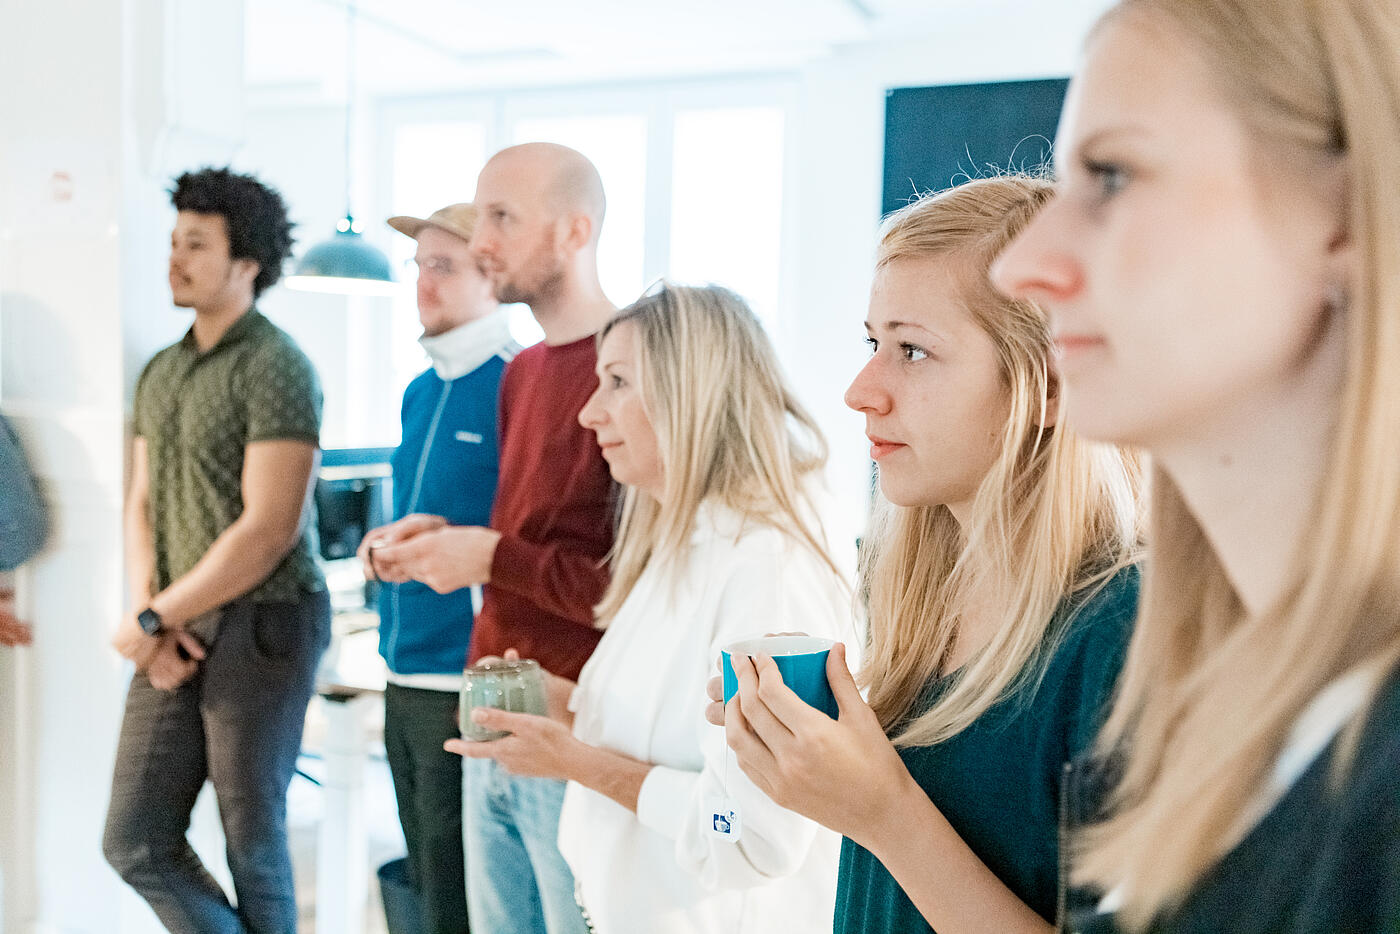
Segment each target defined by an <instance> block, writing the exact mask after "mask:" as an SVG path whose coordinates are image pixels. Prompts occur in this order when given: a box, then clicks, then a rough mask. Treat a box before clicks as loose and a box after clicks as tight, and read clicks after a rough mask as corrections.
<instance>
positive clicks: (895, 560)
mask: <svg viewBox="0 0 1400 934" xmlns="http://www.w3.org/2000/svg"><path fill="white" fill-rule="evenodd" d="M1050 196H1051V188H1050V185H1049V184H1048V183H1047V182H1044V181H1040V180H1037V179H1033V178H1027V177H1017V176H1008V177H1003V178H992V179H983V180H978V181H973V182H970V183H968V184H966V185H963V186H961V187H959V188H956V189H953V190H952V191H948V192H945V193H943V194H940V195H937V196H934V197H929V198H925V199H923V200H920V201H918V202H916V203H914V204H912V205H910V206H908V207H906V208H904V209H902V210H901V211H899V212H897V213H896V214H894V215H892V216H891V217H890V218H889V219H888V220H887V221H886V224H885V228H884V231H883V234H882V236H881V239H880V246H879V252H878V259H877V266H876V273H875V281H874V286H873V288H872V290H871V298H870V312H869V317H868V318H867V320H866V323H865V327H866V330H867V332H868V336H869V343H870V345H871V349H872V356H871V359H870V362H869V363H868V364H867V365H866V366H865V368H864V369H863V370H862V371H861V372H860V374H859V375H858V376H856V379H855V381H854V382H853V383H852V384H851V387H850V389H848V390H847V393H846V402H847V404H848V405H850V406H851V407H852V408H853V409H856V410H857V411H859V412H861V413H863V414H864V415H865V418H866V431H867V434H868V435H869V437H870V441H871V456H872V457H873V458H874V459H875V461H876V463H877V464H878V466H879V479H880V491H881V493H882V494H883V497H882V501H881V502H880V504H879V505H878V507H877V515H876V518H875V523H874V528H873V530H872V532H871V534H870V536H869V537H868V538H867V542H866V553H865V556H864V559H863V562H862V564H863V575H862V584H863V592H864V595H865V596H866V597H867V598H868V602H869V621H870V647H869V656H868V658H867V660H866V663H865V666H864V668H863V669H862V670H861V672H860V678H859V681H860V683H862V684H864V685H865V686H867V687H868V688H869V698H870V703H869V706H867V704H866V702H865V701H863V700H862V699H861V695H860V694H859V693H858V691H857V682H856V681H855V680H853V679H852V677H851V675H850V673H849V672H848V671H847V669H846V666H845V664H844V660H843V659H842V657H841V656H842V653H841V652H839V651H833V653H832V657H831V663H830V664H829V665H828V678H829V680H830V681H831V684H832V688H833V690H834V693H835V695H836V697H837V700H838V702H839V704H840V707H841V716H840V719H839V720H837V721H832V720H831V719H829V718H828V717H826V716H825V715H824V714H821V713H819V712H817V711H815V710H813V709H811V708H809V707H806V706H805V705H803V704H802V702H801V701H800V700H798V699H797V697H796V695H794V694H793V693H792V692H791V691H789V690H788V689H787V688H786V687H784V686H783V684H782V681H781V677H780V675H779V674H778V672H777V670H776V667H775V666H774V664H773V662H772V661H771V660H769V659H762V658H759V659H756V660H755V663H754V664H749V663H748V662H746V661H745V660H743V659H736V662H735V668H736V671H737V673H738V676H739V684H740V686H739V693H738V697H737V699H736V700H734V701H731V702H730V704H729V706H728V709H727V710H724V711H721V710H719V709H718V705H715V706H713V707H712V708H711V711H710V715H711V717H712V718H716V719H718V718H720V717H722V718H723V719H724V720H725V721H726V728H727V731H728V740H729V744H730V745H731V746H732V747H733V748H734V750H735V752H736V753H737V754H738V759H739V763H740V765H741V766H742V767H743V768H744V771H745V772H746V773H747V774H748V775H749V776H750V777H751V778H752V779H753V780H754V782H755V784H757V785H758V787H759V788H762V789H763V790H765V791H767V792H768V793H769V794H770V795H772V797H773V799H774V800H775V801H777V802H778V803H780V804H783V805H786V806H787V807H790V808H792V809H793V810H795V811H798V812H799V813H802V814H806V815H808V816H809V817H811V818H813V819H815V820H817V821H819V822H820V823H822V824H825V825H826V826H828V827H830V828H832V829H834V830H837V831H839V832H841V833H842V834H844V835H845V836H846V838H847V839H846V840H845V841H844V843H843V849H842V856H841V867H840V874H839V878H838V881H837V910H836V915H835V930H836V931H837V932H856V931H861V932H889V934H896V932H898V934H906V932H916V931H929V930H931V929H937V930H938V931H939V932H940V934H959V932H965V931H997V932H1003V934H1011V932H1048V931H1050V929H1051V922H1052V921H1053V920H1055V919H1056V917H1057V916H1058V915H1059V914H1060V913H1061V912H1060V909H1061V907H1062V904H1063V892H1061V891H1060V889H1059V885H1058V881H1059V878H1060V868H1061V865H1060V861H1061V854H1060V849H1059V827H1058V824H1059V816H1060V814H1061V813H1062V809H1063V808H1065V807H1066V806H1067V803H1068V798H1067V792H1066V788H1067V786H1068V784H1069V783H1070V781H1071V780H1072V777H1073V775H1072V772H1073V769H1074V767H1075V766H1074V764H1073V763H1074V762H1075V760H1076V758H1077V757H1078V756H1079V755H1080V754H1081V753H1082V752H1084V751H1085V750H1087V749H1088V748H1089V747H1090V745H1091V743H1092V740H1093V737H1094V735H1095V734H1096V732H1097V730H1098V728H1099V727H1100V725H1101V724H1102V722H1103V716H1104V715H1106V712H1107V704H1108V697H1109V694H1110V692H1111V690H1112V687H1113V684H1114V681H1115V679H1116V677H1117V674H1118V669H1119V665H1120V664H1121V662H1122V656H1123V652H1124V651H1125V648H1126V645H1127V641H1128V636H1129V633H1130V630H1131V626H1132V620H1133V616H1134V613H1135V610H1136V605H1137V588H1138V574H1137V570H1136V568H1135V566H1134V565H1133V561H1134V559H1135V555H1136V547H1137V533H1138V504H1137V486H1138V469H1137V465H1136V462H1135V461H1134V459H1133V458H1132V457H1131V456H1129V455H1127V454H1124V453H1123V452H1121V451H1119V450H1117V449H1116V448H1112V447H1108V446H1105V445H1096V444H1089V443H1087V442H1085V441H1083V440H1081V439H1079V438H1078V437H1077V436H1076V435H1075V434H1074V432H1073V431H1071V430H1068V429H1066V427H1065V426H1064V424H1063V423H1062V420H1061V416H1062V415H1063V414H1064V413H1063V407H1062V404H1061V402H1062V400H1061V396H1060V392H1059V386H1058V378H1057V377H1056V375H1055V372H1054V368H1053V365H1052V361H1051V352H1050V332H1049V328H1048V326H1047V323H1046V319H1045V315H1044V314H1043V313H1042V312H1041V310H1040V309H1039V308H1038V307H1037V306H1036V305H1035V304H1034V303H1031V302H1025V301H1008V300H1007V299H1005V298H1003V297H1001V296H999V295H997V294H996V293H995V292H994V291H993V289H992V287H991V284H990V282H988V280H987V269H988V266H989V264H990V263H991V260H992V258H993V257H994V256H995V255H996V253H997V251H999V250H1000V249H1001V248H1002V247H1003V246H1004V245H1005V244H1006V243H1007V242H1008V241H1009V240H1010V239H1011V238H1012V237H1013V236H1015V235H1016V234H1017V233H1018V232H1020V230H1021V229H1022V228H1024V227H1025V225H1026V224H1027V223H1028V222H1029V221H1030V219H1031V218H1032V217H1033V216H1034V215H1035V214H1036V212H1037V211H1038V210H1040V209H1041V208H1042V207H1043V206H1044V205H1045V204H1046V203H1047V202H1048V201H1049V199H1050ZM711 690H712V694H711V696H712V697H714V689H713V687H712V689H711Z"/></svg>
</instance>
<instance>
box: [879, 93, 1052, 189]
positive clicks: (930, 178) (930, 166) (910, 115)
mask: <svg viewBox="0 0 1400 934" xmlns="http://www.w3.org/2000/svg"><path fill="white" fill-rule="evenodd" d="M1068 85H1069V79H1067V78H1051V79H1045V80H1039V81H996V82H989V83H986V84H948V85H940V86H937V87H929V88H895V89H894V90H891V91H888V92H886V95H885V190H884V197H883V199H882V202H883V206H882V208H881V213H882V214H888V213H889V212H891V211H894V210H897V209H898V208H901V207H903V206H904V205H906V204H908V203H909V200H910V198H912V197H913V196H914V195H915V194H916V193H921V192H925V191H942V190H943V189H944V188H951V187H953V186H955V185H957V184H959V183H960V182H965V181H967V179H968V177H969V176H971V177H973V178H977V177H980V176H982V175H986V174H989V173H990V172H991V171H993V169H1020V168H1024V169H1033V168H1036V167H1038V166H1040V165H1041V164H1042V163H1045V162H1048V161H1049V159H1050V144H1051V141H1052V140H1053V139H1054V138H1055V127H1056V124H1058V122H1059V119H1060V108H1061V106H1062V105H1063V104H1064V99H1065V88H1066V87H1067V86H1068ZM989 166H991V167H993V168H989Z"/></svg>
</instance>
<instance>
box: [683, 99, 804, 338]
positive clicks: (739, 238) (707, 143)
mask: <svg viewBox="0 0 1400 934" xmlns="http://www.w3.org/2000/svg"><path fill="white" fill-rule="evenodd" d="M674 139H675V141H674V144H673V151H674V153H675V155H674V168H673V176H672V183H671V261H670V275H671V277H672V278H674V279H677V280H679V281H681V282H688V283H707V282H714V283H717V284H719V285H723V286H726V287H727V288H730V289H733V290H734V291H735V292H738V293H739V294H740V295H742V296H743V297H744V298H745V299H747V300H748V302H749V304H750V305H751V306H752V307H753V309H754V311H755V312H756V313H757V314H758V316H759V318H760V319H761V320H763V321H764V323H765V324H766V325H767V326H768V328H769V330H772V328H773V325H774V323H775V322H776V320H777V309H778V271H779V268H780V266H781V245H782V227H783V199H782V192H783V112H782V110H780V109H779V108H777V107H732V108H718V109H708V110H687V111H682V112H680V113H678V114H676V118H675V138H674Z"/></svg>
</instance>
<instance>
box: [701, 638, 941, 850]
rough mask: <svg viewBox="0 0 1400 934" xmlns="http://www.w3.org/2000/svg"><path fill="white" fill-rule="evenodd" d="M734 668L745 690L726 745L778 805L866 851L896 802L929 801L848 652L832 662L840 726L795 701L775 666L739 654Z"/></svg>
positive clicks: (735, 705)
mask: <svg viewBox="0 0 1400 934" xmlns="http://www.w3.org/2000/svg"><path fill="white" fill-rule="evenodd" d="M732 664H733V670H734V674H735V677H736V679H737V682H738V688H737V693H736V694H735V697H734V699H733V700H732V701H731V702H730V705H729V707H728V709H727V710H726V717H725V721H726V722H725V739H726V741H727V742H728V744H729V747H730V748H731V749H733V750H734V752H735V754H736V757H737V759H738V762H739V767H740V768H741V769H743V770H744V774H746V775H747V776H748V777H749V778H750V779H751V780H752V781H753V783H754V784H755V785H757V786H758V787H759V789H760V790H762V791H763V792H764V793H765V794H767V795H768V796H769V797H770V798H772V799H773V800H774V801H775V802H777V803H778V804H780V805H782V806H783V807H785V808H788V809H790V810H793V811H796V812H798V813H799V814H803V815H805V816H807V817H810V818H811V819H813V820H815V821H817V822H818V823H820V824H823V825H824V826H826V827H830V828H831V829H832V830H835V831H837V832H838V833H841V834H843V835H845V836H847V837H850V838H851V839H852V840H854V841H855V842H857V843H861V844H862V845H864V842H863V841H867V840H869V839H870V838H871V834H872V832H873V831H875V830H876V829H877V828H880V827H881V826H882V825H883V822H884V821H885V820H887V819H889V817H890V814H891V802H896V801H899V800H900V798H901V796H902V795H904V794H907V793H910V792H911V791H912V792H916V793H918V794H920V795H922V791H920V789H919V787H918V785H917V783H915V782H914V779H913V777H912V776H910V774H909V770H908V769H907V768H905V766H904V762H903V761H902V760H901V759H900V758H899V754H898V753H897V752H896V751H895V748H894V745H893V744H892V743H891V742H890V741H889V738H888V737H886V736H885V731H884V729H883V728H882V727H881V726H880V721H879V720H878V718H877V717H876V716H875V712H874V711H873V710H871V709H870V706H869V705H868V704H866V703H865V700H864V698H862V697H861V696H860V691H859V689H858V688H857V687H856V683H855V678H854V677H852V675H851V672H850V670H849V669H848V668H847V667H846V649H845V646H844V645H842V644H841V643H839V642H838V643H836V644H835V645H834V646H833V647H832V649H831V651H830V653H829V654H828V656H827V661H826V677H827V681H828V682H829V683H830V686H831V692H832V694H833V696H834V698H835V701H836V706H837V711H838V716H837V718H836V719H835V720H833V719H832V718H831V717H829V716H827V715H826V714H824V713H822V712H821V711H820V710H817V709H815V708H813V707H812V706H810V705H809V704H807V703H806V702H804V701H803V700H802V699H801V698H800V697H798V696H797V695H796V694H795V693H793V691H792V690H791V689H790V688H788V687H787V685H785V684H784V683H783V678H782V674H781V673H780V672H779V670H778V666H777V665H776V664H775V663H774V661H773V660H772V659H771V658H768V657H765V656H761V655H760V656H756V657H754V658H752V659H750V657H749V656H747V655H742V654H734V655H733V656H732Z"/></svg>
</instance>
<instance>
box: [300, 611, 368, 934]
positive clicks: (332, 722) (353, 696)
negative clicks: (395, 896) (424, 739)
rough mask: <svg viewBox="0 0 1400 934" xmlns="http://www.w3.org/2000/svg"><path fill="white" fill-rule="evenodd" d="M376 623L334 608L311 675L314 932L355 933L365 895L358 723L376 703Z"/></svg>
mask: <svg viewBox="0 0 1400 934" xmlns="http://www.w3.org/2000/svg"><path fill="white" fill-rule="evenodd" d="M366 623H372V624H371V625H366ZM377 623H378V617H377V616H376V615H375V614H374V613H368V612H366V613H338V614H336V617H335V625H334V634H333V635H332V639H331V648H330V649H329V650H328V651H327V653H326V661H325V664H323V665H322V667H321V670H320V671H319V672H318V673H317V683H316V694H317V696H318V697H319V698H320V704H321V712H322V713H323V715H324V716H325V719H326V732H325V740H324V749H323V756H324V762H325V766H326V772H325V780H324V781H323V783H322V786H321V791H322V794H323V800H324V806H323V810H322V814H321V826H320V830H319V832H318V834H317V841H316V931H317V934H362V932H363V931H364V929H365V905H366V902H367V901H368V898H369V834H368V831H367V828H366V823H365V794H364V784H365V766H366V764H367V763H368V761H369V735H368V730H367V728H366V725H365V724H366V719H367V715H368V713H369V712H370V710H372V709H374V708H377V707H379V706H380V705H382V704H383V702H384V666H383V662H382V661H380V659H379V655H378V654H377V650H376V646H377V644H378V637H379V633H378V629H377Z"/></svg>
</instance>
